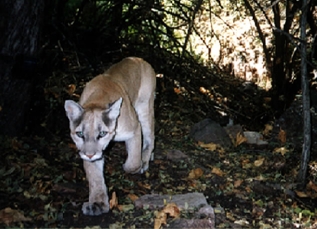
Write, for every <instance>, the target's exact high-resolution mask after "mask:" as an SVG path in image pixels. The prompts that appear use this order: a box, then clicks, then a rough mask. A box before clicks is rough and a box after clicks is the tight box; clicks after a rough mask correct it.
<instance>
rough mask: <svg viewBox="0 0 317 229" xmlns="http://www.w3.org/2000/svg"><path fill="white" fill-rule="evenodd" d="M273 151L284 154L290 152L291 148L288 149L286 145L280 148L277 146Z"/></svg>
mask: <svg viewBox="0 0 317 229" xmlns="http://www.w3.org/2000/svg"><path fill="white" fill-rule="evenodd" d="M273 152H274V153H280V154H282V155H283V156H284V155H285V154H286V153H288V152H289V150H288V149H286V148H285V147H280V148H275V149H274V151H273Z"/></svg>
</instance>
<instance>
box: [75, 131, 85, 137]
mask: <svg viewBox="0 0 317 229" xmlns="http://www.w3.org/2000/svg"><path fill="white" fill-rule="evenodd" d="M76 135H77V136H78V137H80V138H84V132H82V131H77V132H76Z"/></svg>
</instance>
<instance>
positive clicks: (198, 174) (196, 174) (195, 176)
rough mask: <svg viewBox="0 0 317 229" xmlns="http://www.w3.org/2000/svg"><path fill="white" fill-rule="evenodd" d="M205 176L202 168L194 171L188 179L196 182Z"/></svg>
mask: <svg viewBox="0 0 317 229" xmlns="http://www.w3.org/2000/svg"><path fill="white" fill-rule="evenodd" d="M203 174H204V171H203V170H202V169H201V168H196V169H193V170H191V171H190V172H189V174H188V179H191V180H194V179H198V178H199V177H201V176H202V175H203Z"/></svg>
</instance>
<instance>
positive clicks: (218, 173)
mask: <svg viewBox="0 0 317 229" xmlns="http://www.w3.org/2000/svg"><path fill="white" fill-rule="evenodd" d="M211 173H213V174H216V175H218V176H221V177H222V176H223V175H224V174H225V173H224V172H223V171H222V170H221V169H219V168H217V167H214V168H213V169H212V170H211Z"/></svg>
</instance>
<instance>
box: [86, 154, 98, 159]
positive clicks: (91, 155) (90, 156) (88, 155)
mask: <svg viewBox="0 0 317 229" xmlns="http://www.w3.org/2000/svg"><path fill="white" fill-rule="evenodd" d="M95 154H96V153H94V154H86V156H87V157H88V158H89V159H91V158H92V157H93V156H95Z"/></svg>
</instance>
